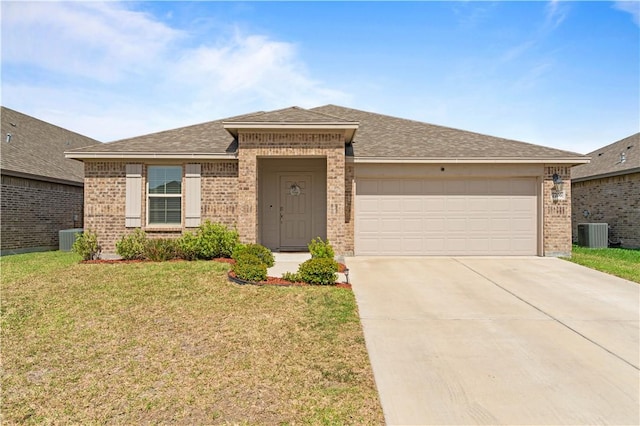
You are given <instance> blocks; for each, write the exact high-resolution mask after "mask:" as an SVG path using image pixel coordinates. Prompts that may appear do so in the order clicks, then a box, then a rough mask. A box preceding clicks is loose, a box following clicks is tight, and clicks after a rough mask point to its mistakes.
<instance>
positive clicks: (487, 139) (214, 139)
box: [72, 105, 586, 161]
mask: <svg viewBox="0 0 640 426" xmlns="http://www.w3.org/2000/svg"><path fill="white" fill-rule="evenodd" d="M249 122H250V123H271V124H273V123H283V124H287V123H310V124H323V123H336V124H351V123H357V124H359V127H358V129H357V130H356V133H355V138H354V143H353V145H352V148H353V155H354V156H355V157H356V158H363V159H366V158H389V159H402V158H406V159H418V158H419V159H462V158H465V159H485V158H486V159H489V158H494V159H505V160H509V159H523V158H526V159H535V160H540V161H544V160H547V159H549V160H552V159H558V158H565V159H566V158H571V159H584V158H586V157H584V156H583V155H581V154H577V153H574V152H569V151H563V150H559V149H554V148H549V147H544V146H540V145H534V144H529V143H525V142H518V141H514V140H509V139H503V138H498V137H493V136H487V135H482V134H479V133H473V132H467V131H463V130H457V129H452V128H448V127H442V126H436V125H433V124H428V123H423V122H419V121H413V120H407V119H402V118H397V117H391V116H387V115H382V114H376V113H371V112H366V111H361V110H356V109H351V108H345V107H340V106H336V105H325V106H322V107H317V108H312V109H309V110H306V109H303V108H299V107H291V108H285V109H282V110H276V111H271V112H255V113H251V114H246V115H242V116H237V117H231V118H227V119H223V120H216V121H210V122H207V123H202V124H197V125H194V126H189V127H183V128H179V129H174V130H167V131H164V132H160V133H154V134H150V135H144V136H139V137H135V138H130V139H124V140H120V141H116V142H111V143H108V144H103V145H98V146H94V147H87V148H84V149H80V150H75V151H73V153H91V154H95V155H92V156H94V157H96V158H99V155H100V153H105V154H107V153H109V154H117V153H123V154H132V153H154V154H181V153H182V154H196V153H197V154H227V155H229V154H233V153H234V152H235V150H236V149H237V141H236V140H235V139H234V137H233V136H232V135H231V134H230V133H229V132H228V131H227V130H225V128H224V125H225V123H226V124H227V125H228V124H229V123H249ZM350 148H351V147H350ZM73 153H72V155H73ZM348 154H349V155H351V149H349V150H348Z"/></svg>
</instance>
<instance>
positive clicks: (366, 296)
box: [348, 257, 640, 425]
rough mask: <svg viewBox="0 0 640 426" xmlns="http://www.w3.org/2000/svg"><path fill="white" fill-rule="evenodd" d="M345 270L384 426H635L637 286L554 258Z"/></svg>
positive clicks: (364, 262) (410, 262) (380, 263)
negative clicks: (577, 425)
mask: <svg viewBox="0 0 640 426" xmlns="http://www.w3.org/2000/svg"><path fill="white" fill-rule="evenodd" d="M348 266H349V269H350V271H351V272H350V278H351V282H352V283H353V290H354V292H355V295H356V299H357V302H358V308H359V310H360V317H361V318H362V324H363V327H364V334H365V339H366V344H367V349H368V351H369V356H370V358H371V363H372V366H373V372H374V375H375V380H376V384H377V387H378V390H379V394H380V399H381V402H382V407H383V410H384V414H385V419H386V422H387V423H388V424H391V425H427V424H456V425H460V424H512V425H516V424H537V425H542V424H544V425H551V424H554V425H555V424H616V425H622V424H634V425H637V424H640V384H639V383H640V373H639V366H640V355H639V352H640V285H638V284H635V283H632V282H630V281H626V280H623V279H619V278H616V277H612V276H610V275H606V274H603V273H600V272H597V271H593V270H590V269H587V268H584V267H581V266H578V265H575V264H572V263H569V262H566V261H563V260H560V259H554V258H535V257H527V258H478V257H472V258H433V257H430V258H416V257H412V258H410V257H397V258H381V257H354V258H349V259H348Z"/></svg>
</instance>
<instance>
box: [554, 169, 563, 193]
mask: <svg viewBox="0 0 640 426" xmlns="http://www.w3.org/2000/svg"><path fill="white" fill-rule="evenodd" d="M552 179H553V189H554V190H556V191H558V192H560V191H562V190H563V189H564V182H563V181H562V178H561V177H560V175H559V174H557V173H554V174H553V177H552Z"/></svg>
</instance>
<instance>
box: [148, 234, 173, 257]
mask: <svg viewBox="0 0 640 426" xmlns="http://www.w3.org/2000/svg"><path fill="white" fill-rule="evenodd" d="M144 254H145V257H146V258H147V259H149V260H151V261H154V262H164V261H167V260H171V259H175V258H176V257H177V256H176V240H175V239H170V238H157V239H149V240H147V244H146V247H145V250H144Z"/></svg>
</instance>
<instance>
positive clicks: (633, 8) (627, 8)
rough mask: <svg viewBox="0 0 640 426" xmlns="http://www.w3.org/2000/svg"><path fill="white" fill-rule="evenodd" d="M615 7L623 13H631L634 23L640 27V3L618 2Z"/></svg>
mask: <svg viewBox="0 0 640 426" xmlns="http://www.w3.org/2000/svg"><path fill="white" fill-rule="evenodd" d="M613 7H614V8H616V9H618V10H622V11H623V12H627V13H630V14H631V16H632V17H633V22H635V23H636V25H638V26H640V2H638V1H636V0H634V1H616V2H614V4H613Z"/></svg>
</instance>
